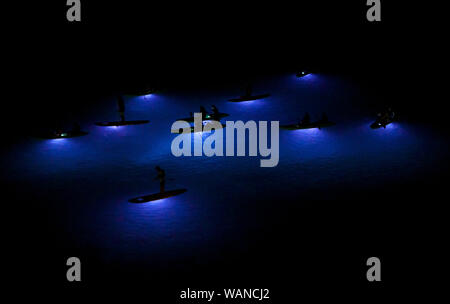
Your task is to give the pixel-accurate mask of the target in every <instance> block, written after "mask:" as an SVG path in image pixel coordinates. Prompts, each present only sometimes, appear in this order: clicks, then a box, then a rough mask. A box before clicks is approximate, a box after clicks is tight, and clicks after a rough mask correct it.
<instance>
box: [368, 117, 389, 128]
mask: <svg viewBox="0 0 450 304" xmlns="http://www.w3.org/2000/svg"><path fill="white" fill-rule="evenodd" d="M393 121H394V120H392V119H389V120H388V121H387V122H386V123H381V122H379V121H375V122H374V123H372V124H371V125H370V127H371V128H372V129H379V128H386V126H387V125H389V124H391V123H392V122H393Z"/></svg>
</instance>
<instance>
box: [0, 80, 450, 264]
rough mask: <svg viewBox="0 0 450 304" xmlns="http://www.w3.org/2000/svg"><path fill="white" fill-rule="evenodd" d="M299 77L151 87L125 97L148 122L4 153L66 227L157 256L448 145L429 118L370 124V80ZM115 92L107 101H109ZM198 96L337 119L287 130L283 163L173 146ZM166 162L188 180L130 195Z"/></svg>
mask: <svg viewBox="0 0 450 304" xmlns="http://www.w3.org/2000/svg"><path fill="white" fill-rule="evenodd" d="M293 77H295V79H296V81H294V80H293V78H291V74H289V75H283V76H282V77H279V78H277V79H274V80H272V81H268V82H267V84H264V85H265V87H264V91H266V90H267V92H268V93H272V97H270V98H265V99H264V100H252V101H246V102H242V103H229V102H227V96H230V95H232V94H230V92H224V93H222V94H221V95H220V94H216V93H215V92H211V93H205V94H209V95H205V96H204V97H202V98H203V99H202V100H200V101H199V100H198V99H196V98H195V94H193V95H192V96H188V97H187V96H186V95H184V94H179V95H175V94H174V95H173V96H170V97H168V96H167V95H164V94H157V95H153V94H151V95H150V96H147V97H145V98H150V99H151V102H146V100H145V98H144V96H139V97H127V100H126V102H127V113H126V115H127V119H129V120H135V119H149V120H150V123H148V124H144V125H136V126H111V127H97V126H93V125H91V126H89V125H86V131H88V132H89V134H88V135H86V136H81V137H74V138H58V139H52V140H38V139H28V141H26V142H25V143H24V144H21V145H18V146H17V147H16V148H15V149H12V150H11V151H10V152H8V154H7V155H5V157H3V158H2V159H1V161H2V168H3V169H4V170H5V173H4V174H5V175H6V176H8V178H10V179H11V180H13V181H18V182H20V183H21V184H20V185H21V187H22V188H23V189H27V191H29V192H30V193H31V194H32V195H34V196H35V197H37V198H39V200H40V201H41V202H43V204H47V205H43V207H45V208H61V210H56V211H55V214H60V217H59V219H58V220H60V221H61V223H62V224H60V225H61V229H62V230H66V231H77V233H76V234H73V235H74V236H73V238H74V239H75V241H77V242H78V243H80V244H84V245H86V246H92V247H93V248H101V249H99V250H103V249H104V250H103V251H102V254H103V253H104V255H105V256H108V257H111V259H114V260H115V261H119V262H120V261H123V260H124V259H129V260H130V261H137V262H139V263H141V262H142V263H150V262H149V260H152V259H149V254H151V255H154V256H155V257H156V258H155V259H154V260H155V261H157V260H158V258H160V260H161V259H165V257H166V255H168V253H169V254H173V255H176V256H177V257H178V258H179V260H180V259H182V258H184V257H188V256H190V255H191V254H192V252H193V250H192V249H193V248H194V247H196V246H197V248H194V249H199V248H200V249H202V248H205V247H210V248H211V247H214V246H212V245H211V243H213V242H214V241H217V242H219V241H220V242H222V241H223V240H227V241H228V240H231V241H233V240H234V238H236V235H238V234H239V233H240V232H241V231H245V230H246V229H247V228H248V227H250V226H251V225H252V224H255V227H256V225H257V224H259V222H257V220H255V222H254V223H252V224H250V222H251V221H253V219H254V211H255V205H254V204H252V203H250V201H251V200H252V199H255V198H267V197H273V195H274V192H279V193H283V195H284V197H285V204H286V205H289V206H292V204H295V202H298V201H299V198H300V199H302V198H303V196H304V195H305V196H306V195H308V193H309V192H310V191H312V189H319V188H320V191H316V192H315V193H314V195H315V196H317V197H318V198H321V195H325V194H324V193H325V192H327V190H328V189H333V187H341V188H343V189H344V190H345V187H347V186H348V185H351V186H358V187H361V188H363V187H365V186H367V185H371V184H373V183H377V182H380V183H383V182H384V180H386V179H397V180H403V179H406V178H408V177H409V176H413V175H414V174H416V175H417V172H420V170H423V169H424V168H425V169H426V168H429V167H432V166H433V165H434V164H435V163H436V162H439V161H440V160H441V159H443V158H444V157H445V156H446V152H447V151H448V148H447V147H446V145H447V144H446V142H445V141H444V140H443V139H441V138H439V137H438V136H437V135H436V132H434V131H435V130H433V129H431V128H428V129H427V128H424V127H422V126H421V127H412V126H411V125H408V124H406V123H404V122H395V123H391V124H389V125H387V126H386V129H384V128H379V129H371V128H370V124H371V123H372V122H373V119H374V118H372V117H363V118H361V116H363V114H361V113H358V112H357V111H353V112H351V111H350V112H349V109H353V108H352V107H351V104H350V103H346V102H349V101H350V102H354V103H355V104H356V103H358V102H361V101H364V100H365V99H364V97H365V96H364V94H367V95H368V96H369V95H370V94H371V92H366V93H364V92H360V90H359V89H358V88H355V86H354V84H353V83H346V81H345V80H342V79H337V77H330V76H326V75H321V74H309V75H305V76H304V77H301V78H297V77H296V76H295V75H294V76H293ZM330 92H331V93H330ZM114 102H115V101H114V100H111V101H108V102H105V105H106V108H107V106H110V105H111V104H113V103H114ZM199 104H204V105H208V104H216V105H217V106H218V108H219V109H220V110H221V111H223V112H225V113H229V114H230V116H229V117H227V120H230V121H237V120H242V121H244V122H247V121H249V120H255V121H272V120H276V121H280V124H290V123H295V122H296V121H298V119H300V118H301V117H302V116H303V115H304V113H305V112H306V111H308V112H309V113H310V115H311V117H312V119H314V120H315V119H318V118H320V115H321V113H322V112H323V111H326V112H327V114H328V116H329V117H330V120H332V121H335V122H336V123H337V124H336V125H335V126H332V127H329V128H323V129H304V130H294V131H290V130H280V133H279V135H280V136H279V137H280V142H279V144H280V160H279V164H278V166H277V167H274V168H270V169H268V168H260V167H259V160H260V159H261V157H259V156H258V157H248V156H244V157H207V156H198V157H194V156H192V157H175V156H173V155H172V153H171V143H172V140H173V139H174V138H175V136H176V135H178V134H171V133H170V130H171V125H172V123H173V122H174V121H175V120H176V119H177V118H180V117H184V115H185V114H186V113H189V112H192V111H193V109H198V106H199ZM107 109H108V108H107ZM107 111H110V112H107ZM99 115H103V116H101V117H99ZM87 116H88V117H84V118H83V119H84V120H85V121H87V122H95V121H103V120H117V119H118V115H117V112H116V108H115V107H111V109H110V110H105V111H104V112H103V111H98V112H97V113H92V114H88V115H87ZM223 123H226V121H223ZM83 127H84V125H83ZM225 132H226V130H224V137H225ZM187 136H189V137H190V136H191V135H190V134H189V135H187ZM206 136H209V135H208V133H194V135H193V137H191V139H193V140H192V142H191V143H192V146H193V145H194V139H195V138H196V139H198V140H199V141H201V140H202V138H203V139H204V137H206ZM247 143H248V142H247ZM225 145H226V143H224V146H225ZM191 151H192V154H193V152H194V149H193V147H192V149H191ZM246 151H248V150H246ZM424 151H425V152H424ZM425 153H426V154H427V155H428V156H429V157H424V155H425ZM156 165H159V166H161V168H163V169H164V170H165V171H166V177H167V183H166V189H177V188H186V189H188V192H187V193H184V194H182V195H179V196H175V197H170V198H164V199H161V200H157V201H153V202H148V203H143V204H131V203H129V202H128V200H129V199H131V198H133V197H136V196H139V195H146V194H151V193H155V192H158V191H159V184H158V182H157V181H155V180H154V177H155V175H156V173H155V170H154V167H155V166H156ZM170 178H173V179H174V180H173V181H171V180H169V179H170ZM260 203H261V204H264V202H260ZM264 208H266V209H267V210H269V212H271V211H274V210H279V209H278V208H280V206H279V205H277V204H273V202H272V205H264V206H263V208H261V209H264ZM67 210H70V212H68V211H67ZM233 210H239V212H234V211H233ZM58 211H60V212H59V213H58ZM275 212H276V211H275ZM275 212H274V213H275ZM268 216H270V215H268ZM265 220H267V216H266V218H265ZM251 228H252V229H254V227H251ZM78 232H79V233H78ZM219 247H220V246H217V248H219ZM152 257H153V256H152Z"/></svg>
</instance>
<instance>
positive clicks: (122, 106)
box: [117, 95, 125, 122]
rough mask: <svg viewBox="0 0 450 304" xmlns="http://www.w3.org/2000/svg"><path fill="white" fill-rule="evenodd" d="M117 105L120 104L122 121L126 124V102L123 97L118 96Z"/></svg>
mask: <svg viewBox="0 0 450 304" xmlns="http://www.w3.org/2000/svg"><path fill="white" fill-rule="evenodd" d="M117 103H118V106H119V115H120V120H121V121H122V122H124V121H125V102H124V101H123V97H122V95H118V96H117Z"/></svg>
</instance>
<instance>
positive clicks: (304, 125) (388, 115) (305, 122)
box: [42, 70, 396, 138]
mask: <svg viewBox="0 0 450 304" xmlns="http://www.w3.org/2000/svg"><path fill="white" fill-rule="evenodd" d="M309 74H310V73H309V72H308V71H306V70H302V71H300V72H298V73H296V76H297V77H298V78H301V77H304V76H306V75H309ZM149 92H151V93H154V92H155V90H154V89H151V90H149ZM269 96H270V94H260V95H253V92H252V86H251V84H248V85H247V86H246V87H245V94H244V95H242V96H240V97H238V98H232V99H229V101H231V102H243V101H250V100H256V99H263V98H266V97H269ZM117 99H118V112H119V115H120V120H119V121H107V122H97V123H95V124H96V125H97V126H102V127H105V126H123V125H136V124H144V123H148V122H149V121H148V120H132V121H129V120H128V121H127V120H125V102H124V99H123V97H122V96H121V95H119V96H118V98H117ZM200 113H201V114H202V121H218V122H220V120H221V119H222V118H224V117H227V116H229V114H226V113H220V112H219V110H218V108H217V107H216V106H215V105H212V106H211V112H208V111H207V110H206V109H205V107H204V106H200ZM394 119H396V116H395V113H394V112H393V111H392V109H391V108H388V109H387V110H386V111H384V112H381V113H378V115H377V119H376V121H375V122H374V123H372V124H371V125H370V127H371V128H372V129H378V128H381V127H383V128H386V126H387V125H388V124H390V123H392V122H393V121H394ZM179 120H183V121H186V122H194V116H193V113H192V112H191V113H190V117H186V118H181V119H179ZM333 125H335V123H334V122H331V121H330V120H329V119H328V117H327V115H326V114H325V113H323V114H322V117H321V118H320V119H319V120H316V121H311V117H310V115H309V113H306V114H305V115H304V117H303V118H302V119H301V120H299V121H298V122H297V123H293V124H289V125H282V126H280V127H281V128H282V129H286V130H298V129H312V128H318V129H321V128H325V127H330V126H333ZM191 131H192V132H194V127H191ZM86 134H87V133H86V132H83V131H81V129H80V126H79V125H78V124H77V123H75V124H74V126H73V128H72V129H71V130H69V131H63V130H62V129H61V128H57V129H55V130H53V131H52V132H50V133H46V134H45V135H44V136H42V137H45V138H69V137H76V136H82V135H86Z"/></svg>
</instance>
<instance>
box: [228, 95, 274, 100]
mask: <svg viewBox="0 0 450 304" xmlns="http://www.w3.org/2000/svg"><path fill="white" fill-rule="evenodd" d="M269 96H270V94H261V95H250V96H241V97H239V98H232V99H228V101H231V102H242V101H250V100H257V99H263V98H266V97H269Z"/></svg>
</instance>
